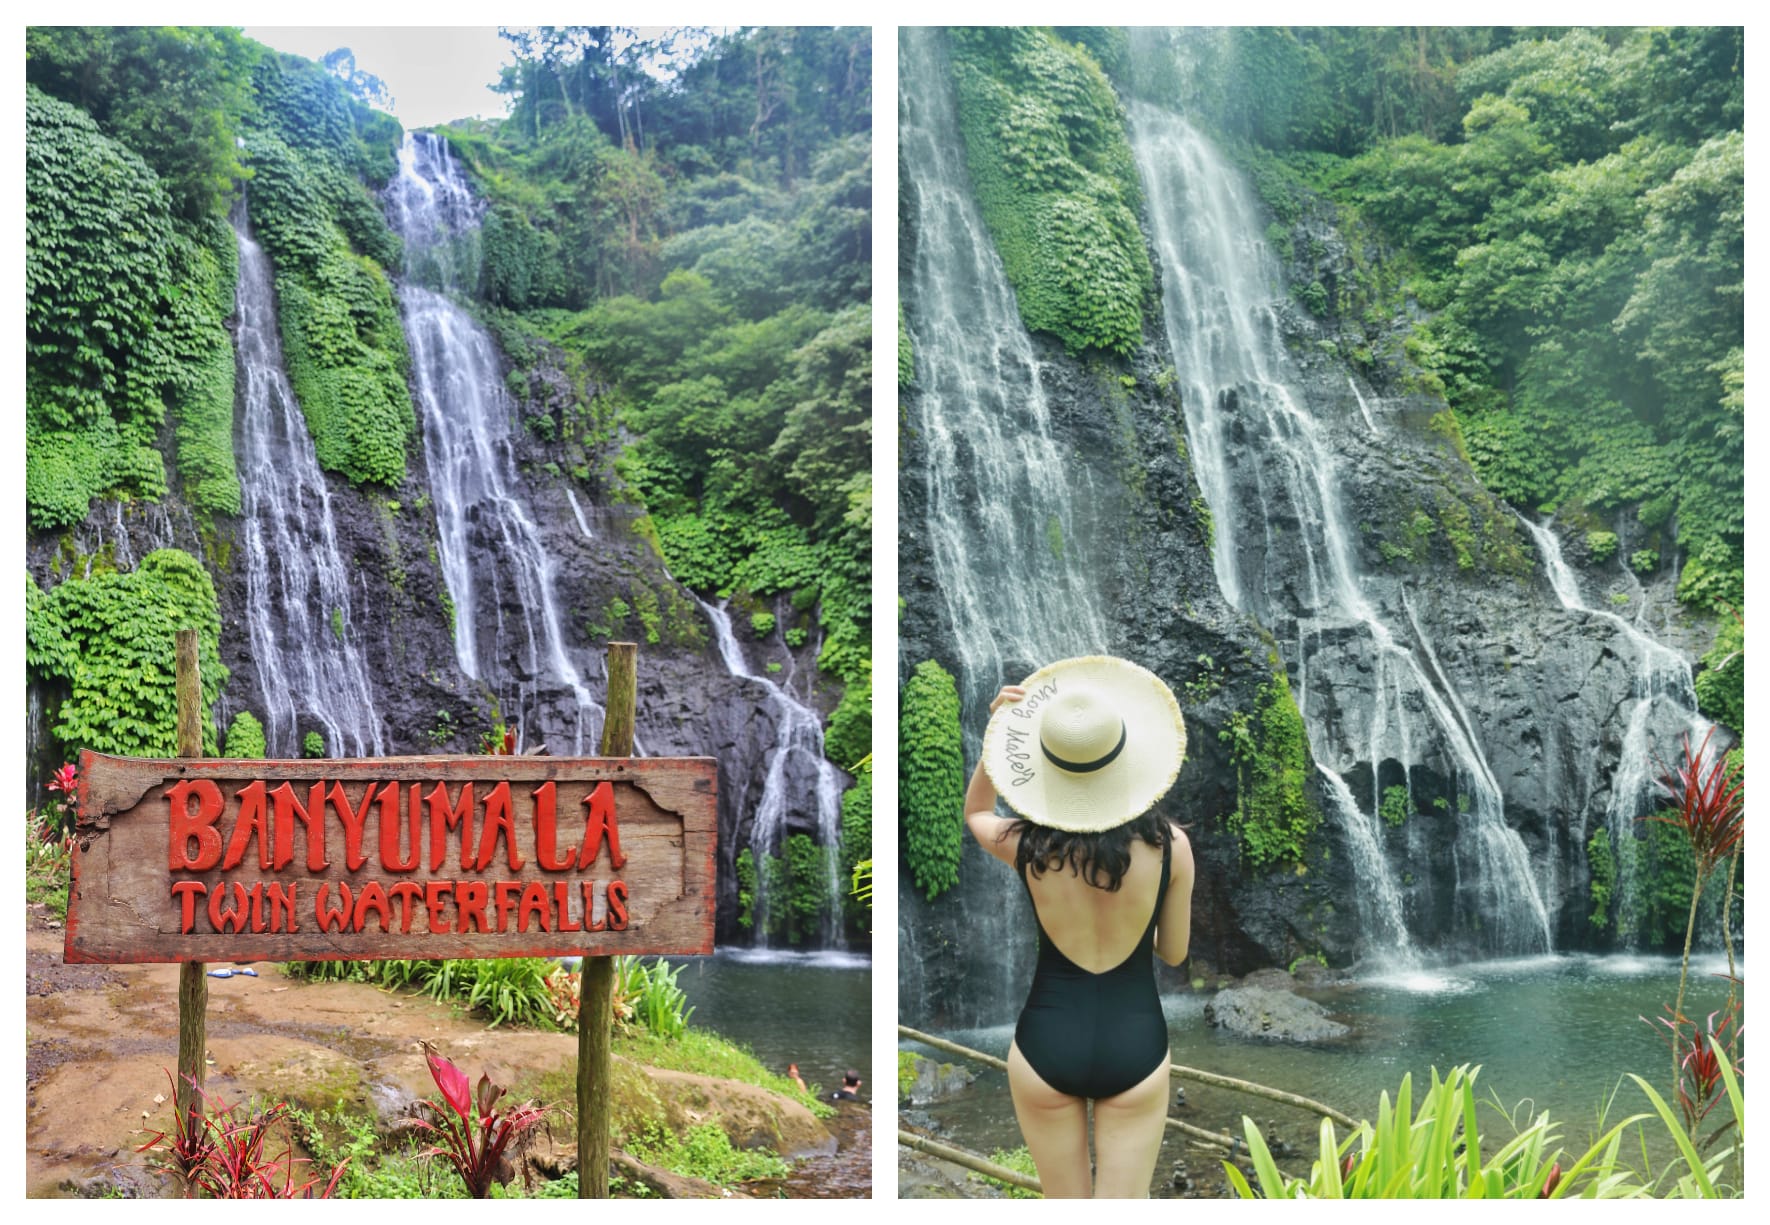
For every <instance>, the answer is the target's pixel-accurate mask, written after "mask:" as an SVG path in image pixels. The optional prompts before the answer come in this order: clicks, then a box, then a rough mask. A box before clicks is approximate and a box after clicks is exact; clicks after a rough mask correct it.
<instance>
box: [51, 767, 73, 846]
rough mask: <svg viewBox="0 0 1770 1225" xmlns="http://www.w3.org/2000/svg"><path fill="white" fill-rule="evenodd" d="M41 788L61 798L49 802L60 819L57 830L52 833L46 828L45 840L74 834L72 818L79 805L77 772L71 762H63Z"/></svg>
mask: <svg viewBox="0 0 1770 1225" xmlns="http://www.w3.org/2000/svg"><path fill="white" fill-rule="evenodd" d="M43 786H44V789H45V790H48V791H53V792H55V793H56V794H58V795H60V796H61V797H62V798H61V799H59V800H52V801H50V804H51V806H52V807H53V808H54V809H55V810H56V812H57V813H58V814H59V816H60V818H61V819H60V821H59V822H58V825H59V828H57V829H55V830H53V831H52V830H50V829H47V828H46V829H45V830H44V831H43V833H44V838H45V840H49V839H52V838H55V837H66V836H67V835H70V834H72V833H73V832H74V817H75V815H76V811H77V808H78V804H79V801H78V798H77V797H78V794H79V791H80V772H79V770H77V769H76V768H75V766H74V763H73V762H71V761H70V762H64V763H63V764H62V767H61V769H59V770H57V771H56V772H55V773H54V774H52V775H50V776H49V781H48V782H47V783H44V784H43Z"/></svg>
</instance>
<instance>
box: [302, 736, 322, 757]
mask: <svg viewBox="0 0 1770 1225" xmlns="http://www.w3.org/2000/svg"><path fill="white" fill-rule="evenodd" d="M301 755H302V756H303V757H324V756H325V755H326V738H325V737H324V736H322V735H320V734H319V733H318V732H309V733H307V735H305V736H303V737H302V738H301Z"/></svg>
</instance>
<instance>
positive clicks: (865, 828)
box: [837, 769, 873, 932]
mask: <svg viewBox="0 0 1770 1225" xmlns="http://www.w3.org/2000/svg"><path fill="white" fill-rule="evenodd" d="M872 857H873V772H872V770H871V769H865V770H862V771H861V772H860V774H859V775H858V776H857V777H856V778H855V780H854V786H852V787H850V788H849V789H848V790H846V791H844V792H843V793H842V841H841V849H840V858H839V859H838V861H837V862H838V864H839V865H840V867H841V875H840V876H839V877H838V878H837V879H839V880H853V879H854V874H855V867H856V865H858V864H861V863H865V862H870V861H871V860H872ZM842 910H843V914H844V916H845V917H846V919H847V922H848V925H849V928H850V930H854V931H863V932H864V931H866V930H868V929H869V928H870V926H871V923H872V900H871V897H870V896H869V897H867V898H865V899H863V898H861V897H859V896H857V895H856V894H855V893H854V892H852V891H849V892H845V893H843V895H842Z"/></svg>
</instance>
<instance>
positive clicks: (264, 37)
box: [244, 26, 514, 128]
mask: <svg viewBox="0 0 1770 1225" xmlns="http://www.w3.org/2000/svg"><path fill="white" fill-rule="evenodd" d="M244 30H245V34H246V37H247V38H251V39H255V40H257V41H258V42H261V43H264V44H265V45H266V46H269V47H275V48H276V49H277V50H278V51H288V52H291V53H292V54H295V55H300V56H305V57H306V58H308V59H310V60H317V59H319V58H320V57H321V56H323V55H325V54H326V53H327V52H328V51H335V50H337V49H338V48H339V47H349V48H350V49H351V51H352V52H354V53H355V55H356V66H357V70H358V71H359V72H367V73H372V74H374V75H375V76H378V77H380V78H381V79H382V80H383V81H385V82H386V83H387V89H388V92H389V93H391V94H392V95H393V113H394V116H395V118H397V119H398V120H399V121H400V123H401V124H403V125H404V126H405V127H407V128H428V127H435V126H436V125H437V124H441V123H447V122H449V121H450V120H452V119H474V118H494V117H501V116H502V115H504V114H505V112H506V109H507V99H506V98H505V97H504V96H502V95H500V94H495V93H493V92H492V90H491V86H492V84H493V83H494V82H496V81H497V80H498V69H499V68H500V67H501V66H503V65H504V64H509V63H513V62H514V60H513V57H512V55H511V52H510V44H509V43H507V42H505V41H504V40H503V39H501V38H499V37H498V31H497V27H495V26H485V27H483V28H473V27H466V26H448V27H440V28H424V27H418V26H339V27H316V26H303V27H290V26H246V27H244Z"/></svg>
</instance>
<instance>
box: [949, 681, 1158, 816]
mask: <svg viewBox="0 0 1770 1225" xmlns="http://www.w3.org/2000/svg"><path fill="white" fill-rule="evenodd" d="M1021 685H1022V687H1023V688H1025V690H1026V696H1025V697H1024V698H1022V699H1021V700H1020V701H1018V702H1005V703H1003V705H1002V706H1001V707H1000V708H999V709H998V710H997V711H996V713H995V714H994V715H992V716H991V717H990V721H989V727H988V728H987V729H986V730H985V731H984V733H983V768H984V771H985V772H986V773H987V774H988V775H989V778H990V781H991V782H992V783H994V784H995V787H996V791H997V792H998V793H999V794H1000V795H1001V796H1002V798H1003V799H1005V800H1007V801H1008V804H1009V806H1010V807H1012V808H1013V809H1014V811H1015V812H1017V813H1019V814H1020V815H1021V816H1023V817H1025V818H1026V819H1027V820H1029V821H1031V822H1033V823H1034V824H1036V825H1045V826H1049V827H1051V828H1052V829H1061V830H1066V831H1068V832H1070V833H1096V832H1098V831H1100V830H1106V829H1112V828H1113V827H1114V826H1118V825H1123V824H1124V823H1125V822H1126V821H1129V820H1131V819H1132V818H1134V817H1139V816H1142V815H1143V814H1144V813H1145V812H1147V811H1148V810H1149V808H1150V806H1151V805H1153V804H1154V803H1155V802H1156V801H1157V800H1159V799H1160V798H1161V797H1162V795H1163V794H1164V793H1165V792H1166V791H1167V790H1168V788H1169V787H1171V786H1173V785H1174V779H1175V778H1176V777H1177V776H1178V775H1179V773H1180V763H1181V762H1182V761H1184V760H1185V758H1186V724H1185V722H1184V721H1183V720H1182V719H1181V717H1180V703H1179V702H1177V701H1175V700H1174V691H1173V690H1171V689H1169V688H1168V686H1167V685H1166V684H1165V683H1163V681H1162V679H1161V678H1160V677H1159V676H1157V675H1156V674H1155V673H1153V672H1151V671H1150V670H1149V669H1147V668H1141V667H1138V666H1137V665H1136V664H1134V663H1131V662H1129V661H1127V660H1123V659H1116V658H1114V657H1112V656H1110V655H1087V656H1083V657H1082V658H1079V659H1064V660H1059V661H1058V662H1057V663H1054V664H1046V665H1045V666H1044V667H1043V668H1040V669H1039V670H1038V671H1037V672H1034V673H1033V674H1032V675H1031V676H1029V677H1027V678H1026V679H1025V680H1024V681H1022V682H1021Z"/></svg>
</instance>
